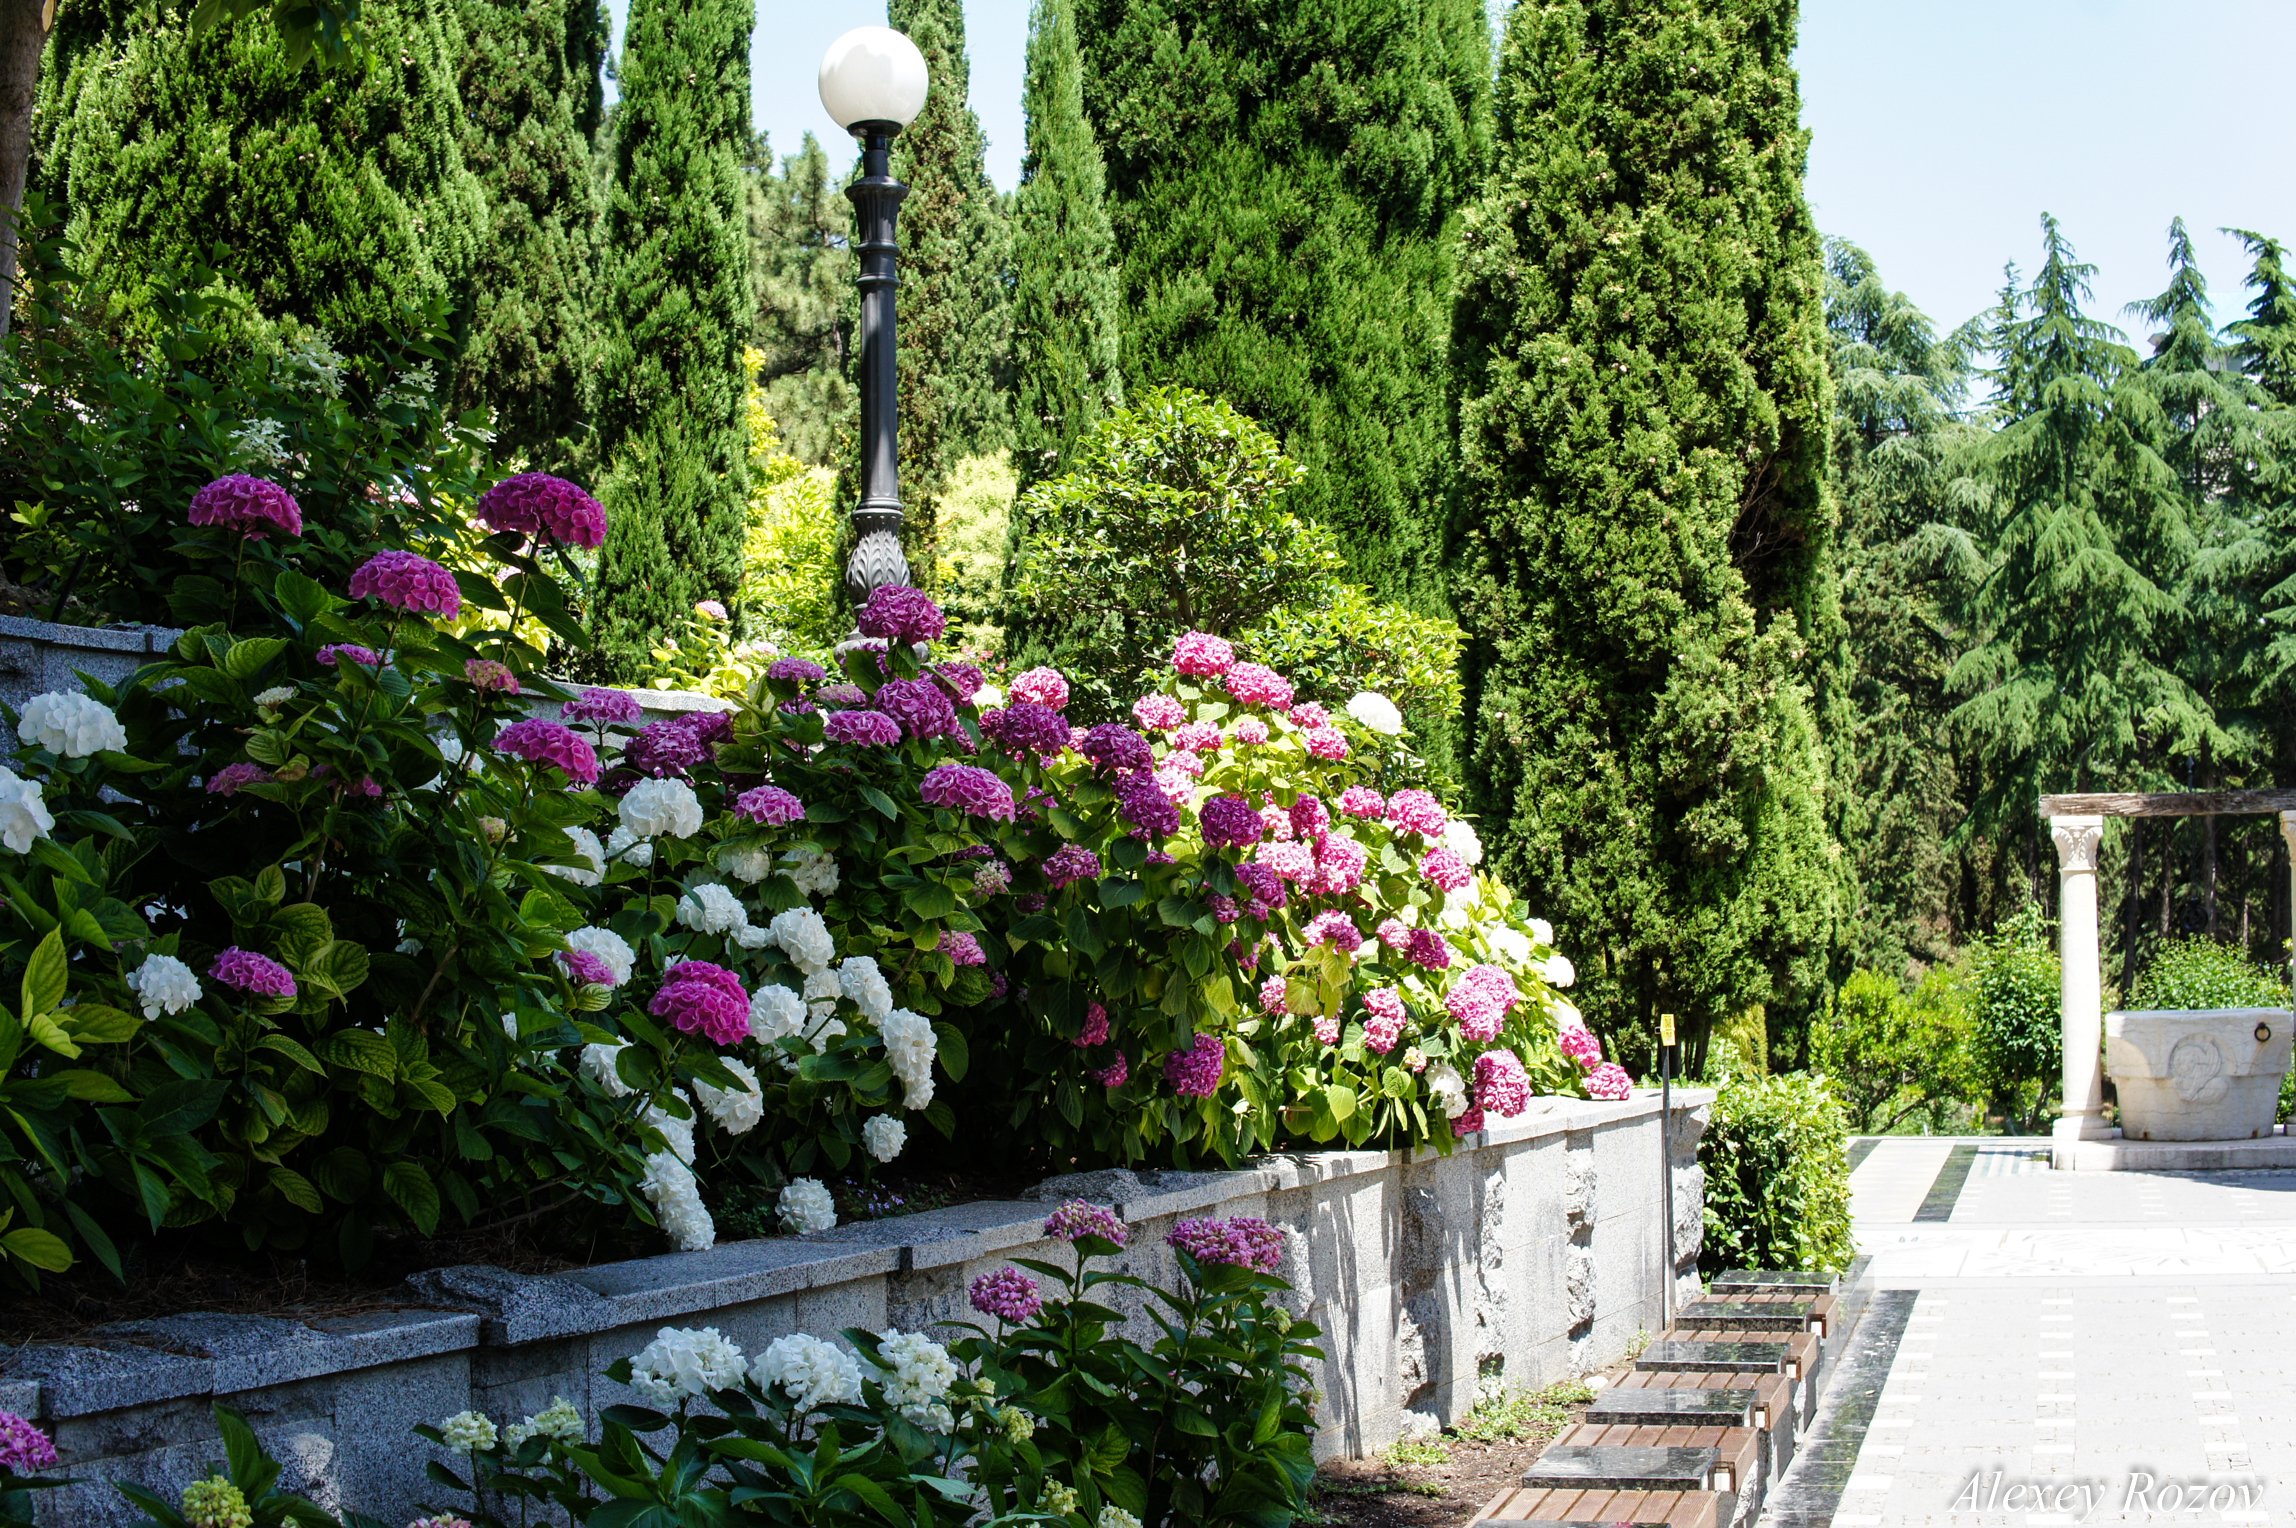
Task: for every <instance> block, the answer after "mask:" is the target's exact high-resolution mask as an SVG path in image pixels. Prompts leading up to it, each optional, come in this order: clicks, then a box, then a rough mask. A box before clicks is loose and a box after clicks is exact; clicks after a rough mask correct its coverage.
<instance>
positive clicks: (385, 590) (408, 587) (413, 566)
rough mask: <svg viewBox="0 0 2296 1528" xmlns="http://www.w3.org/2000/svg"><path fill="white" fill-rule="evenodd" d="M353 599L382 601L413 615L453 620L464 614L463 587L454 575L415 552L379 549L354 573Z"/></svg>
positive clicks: (352, 583) (352, 579)
mask: <svg viewBox="0 0 2296 1528" xmlns="http://www.w3.org/2000/svg"><path fill="white" fill-rule="evenodd" d="M351 598H353V599H355V600H365V599H373V600H381V601H382V602H383V603H384V604H386V605H388V606H390V607H391V608H392V609H393V610H402V611H405V612H406V613H407V614H409V615H437V616H445V617H446V618H447V619H449V620H452V619H453V618H454V617H456V616H458V615H460V614H462V590H461V589H459V588H457V587H456V586H455V581H454V575H453V574H452V573H449V572H448V571H447V570H446V569H444V568H442V567H440V566H439V565H438V564H437V563H435V562H432V561H431V560H430V559H429V558H428V557H417V556H416V555H415V554H414V553H412V552H399V551H389V552H377V553H376V554H375V555H374V556H372V557H370V558H368V559H367V560H366V561H365V562H363V563H361V564H359V567H358V571H357V572H355V573H353V574H352V575H351Z"/></svg>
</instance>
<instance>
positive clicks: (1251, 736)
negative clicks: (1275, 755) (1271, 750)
mask: <svg viewBox="0 0 2296 1528" xmlns="http://www.w3.org/2000/svg"><path fill="white" fill-rule="evenodd" d="M1235 738H1236V742H1237V743H1238V744H1240V745H1242V746H1243V747H1246V748H1257V747H1258V746H1259V745H1260V744H1262V743H1264V742H1266V741H1267V740H1268V724H1267V723H1266V722H1263V721H1261V720H1260V719H1259V718H1258V717H1256V716H1247V717H1245V718H1244V719H1243V720H1242V721H1240V722H1237V723H1236V731H1235Z"/></svg>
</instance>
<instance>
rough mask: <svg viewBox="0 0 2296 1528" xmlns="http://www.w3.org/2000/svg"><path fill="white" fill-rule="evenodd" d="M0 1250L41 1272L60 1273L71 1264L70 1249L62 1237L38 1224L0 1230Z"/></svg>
mask: <svg viewBox="0 0 2296 1528" xmlns="http://www.w3.org/2000/svg"><path fill="white" fill-rule="evenodd" d="M0 1251H5V1252H6V1253H7V1254H8V1255H9V1256H10V1257H12V1258H15V1259H17V1260H18V1261H20V1262H25V1263H30V1264H31V1265H32V1266H33V1267H35V1268H37V1269H39V1270H40V1271H41V1272H43V1273H62V1272H63V1271H64V1270H65V1269H67V1268H69V1267H71V1266H72V1249H71V1248H69V1247H67V1246H65V1245H64V1239H63V1238H62V1237H60V1236H58V1235H56V1233H55V1232H53V1231H43V1230H41V1229H40V1228H39V1227H38V1226H18V1227H17V1228H16V1229H15V1230H13V1231H7V1232H0Z"/></svg>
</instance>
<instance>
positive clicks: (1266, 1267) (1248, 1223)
mask: <svg viewBox="0 0 2296 1528" xmlns="http://www.w3.org/2000/svg"><path fill="white" fill-rule="evenodd" d="M1164 1240H1165V1241H1166V1242H1168V1243H1170V1244H1171V1245H1172V1246H1173V1247H1174V1248H1176V1249H1177V1250H1179V1251H1181V1252H1185V1253H1187V1254H1188V1256H1190V1257H1192V1258H1194V1259H1195V1260H1196V1261H1197V1262H1198V1263H1218V1264H1224V1265H1226V1266H1228V1267H1231V1268H1249V1269H1251V1270H1252V1271H1253V1272H1254V1273H1273V1272H1275V1271H1276V1270H1277V1269H1278V1268H1281V1267H1282V1266H1283V1261H1284V1234H1283V1232H1281V1231H1279V1230H1277V1229H1276V1228H1275V1227H1274V1226H1271V1225H1269V1224H1268V1223H1267V1222H1266V1221H1264V1220H1260V1219H1258V1218H1256V1217H1253V1216H1246V1215H1239V1216H1237V1217H1235V1218H1234V1219H1233V1220H1212V1219H1208V1218H1203V1217H1196V1218H1191V1219H1188V1220H1183V1221H1181V1222H1180V1223H1179V1224H1178V1225H1176V1226H1174V1227H1173V1228H1172V1229H1171V1231H1170V1232H1169V1233H1168V1234H1167V1235H1166V1236H1165V1238H1164Z"/></svg>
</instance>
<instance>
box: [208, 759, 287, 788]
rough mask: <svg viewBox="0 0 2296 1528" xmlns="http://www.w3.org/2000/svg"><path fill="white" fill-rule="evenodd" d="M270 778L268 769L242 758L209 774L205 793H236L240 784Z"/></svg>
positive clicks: (251, 783) (254, 782)
mask: <svg viewBox="0 0 2296 1528" xmlns="http://www.w3.org/2000/svg"><path fill="white" fill-rule="evenodd" d="M270 778H271V771H270V770H268V769H265V768H264V767H263V766H262V765H260V764H250V763H247V762H246V761H245V760H242V761H240V762H239V763H237V764H226V765H224V766H223V767H222V768H221V769H219V770H217V771H216V772H215V773H214V774H212V775H209V776H208V777H207V793H208V794H209V795H210V796H231V795H236V794H238V791H239V787H241V786H242V785H254V784H256V783H257V782H259V781H263V780H268V779H270Z"/></svg>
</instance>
